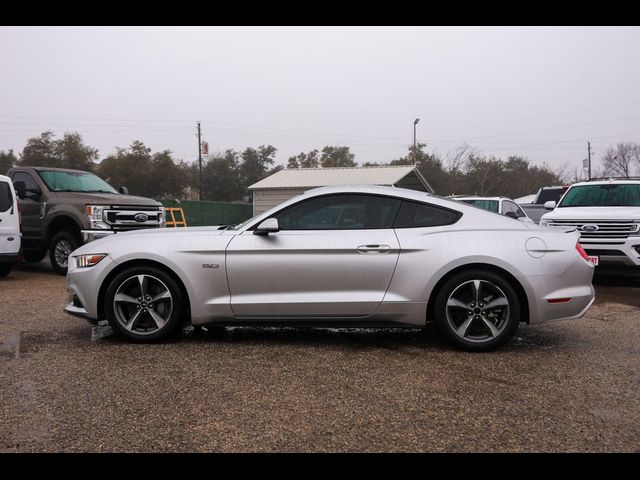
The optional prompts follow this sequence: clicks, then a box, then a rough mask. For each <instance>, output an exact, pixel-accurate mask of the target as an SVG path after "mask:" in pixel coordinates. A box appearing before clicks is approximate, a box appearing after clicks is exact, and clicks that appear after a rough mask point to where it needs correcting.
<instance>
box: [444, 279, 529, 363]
mask: <svg viewBox="0 0 640 480" xmlns="http://www.w3.org/2000/svg"><path fill="white" fill-rule="evenodd" d="M439 290H440V291H439V292H438V294H437V297H436V299H435V302H434V309H435V322H436V327H437V328H438V331H439V332H440V333H441V334H442V335H443V336H444V337H445V338H446V339H447V340H448V341H449V342H450V343H452V344H453V345H455V346H457V347H459V348H461V349H463V350H468V351H475V352H486V351H489V350H493V349H495V348H498V347H499V346H500V345H502V344H504V343H505V342H506V341H508V340H509V339H510V338H511V337H512V336H513V335H514V333H515V332H516V330H517V328H518V324H519V323H520V320H521V317H522V306H521V305H520V300H519V298H518V294H517V293H516V291H515V289H514V287H513V286H512V285H511V283H510V282H509V281H508V280H506V279H505V278H504V277H503V276H502V275H500V274H498V273H494V272H491V271H484V270H469V271H464V272H460V273H458V274H456V275H454V276H453V277H451V278H449V279H448V280H447V281H446V282H445V283H444V284H443V285H442V287H441V288H440V289H439Z"/></svg>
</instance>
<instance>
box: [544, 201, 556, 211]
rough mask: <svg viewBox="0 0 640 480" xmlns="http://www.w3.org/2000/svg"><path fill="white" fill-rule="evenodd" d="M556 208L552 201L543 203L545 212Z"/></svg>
mask: <svg viewBox="0 0 640 480" xmlns="http://www.w3.org/2000/svg"><path fill="white" fill-rule="evenodd" d="M554 208H556V202H555V201H554V200H549V201H548V202H544V209H545V210H553V209H554Z"/></svg>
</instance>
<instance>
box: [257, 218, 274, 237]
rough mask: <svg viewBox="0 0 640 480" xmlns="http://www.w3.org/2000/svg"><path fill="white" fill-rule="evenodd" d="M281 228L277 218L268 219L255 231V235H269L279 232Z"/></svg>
mask: <svg viewBox="0 0 640 480" xmlns="http://www.w3.org/2000/svg"><path fill="white" fill-rule="evenodd" d="M279 231H280V226H279V225H278V219H277V218H267V219H266V220H265V221H263V222H262V223H260V225H258V226H257V227H256V229H255V230H254V231H253V234H254V235H269V234H270V233H274V232H279Z"/></svg>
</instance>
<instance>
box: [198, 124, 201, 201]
mask: <svg viewBox="0 0 640 480" xmlns="http://www.w3.org/2000/svg"><path fill="white" fill-rule="evenodd" d="M198 167H199V171H200V187H199V189H198V190H199V191H198V200H200V201H201V200H202V137H201V132H200V121H198Z"/></svg>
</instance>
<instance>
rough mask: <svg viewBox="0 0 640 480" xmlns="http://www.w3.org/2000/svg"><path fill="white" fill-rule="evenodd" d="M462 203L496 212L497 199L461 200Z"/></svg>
mask: <svg viewBox="0 0 640 480" xmlns="http://www.w3.org/2000/svg"><path fill="white" fill-rule="evenodd" d="M462 202H463V203H466V204H468V205H473V206H474V207H478V208H482V209H483V210H488V211H490V212H494V213H498V201H497V200H473V199H471V200H462Z"/></svg>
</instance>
